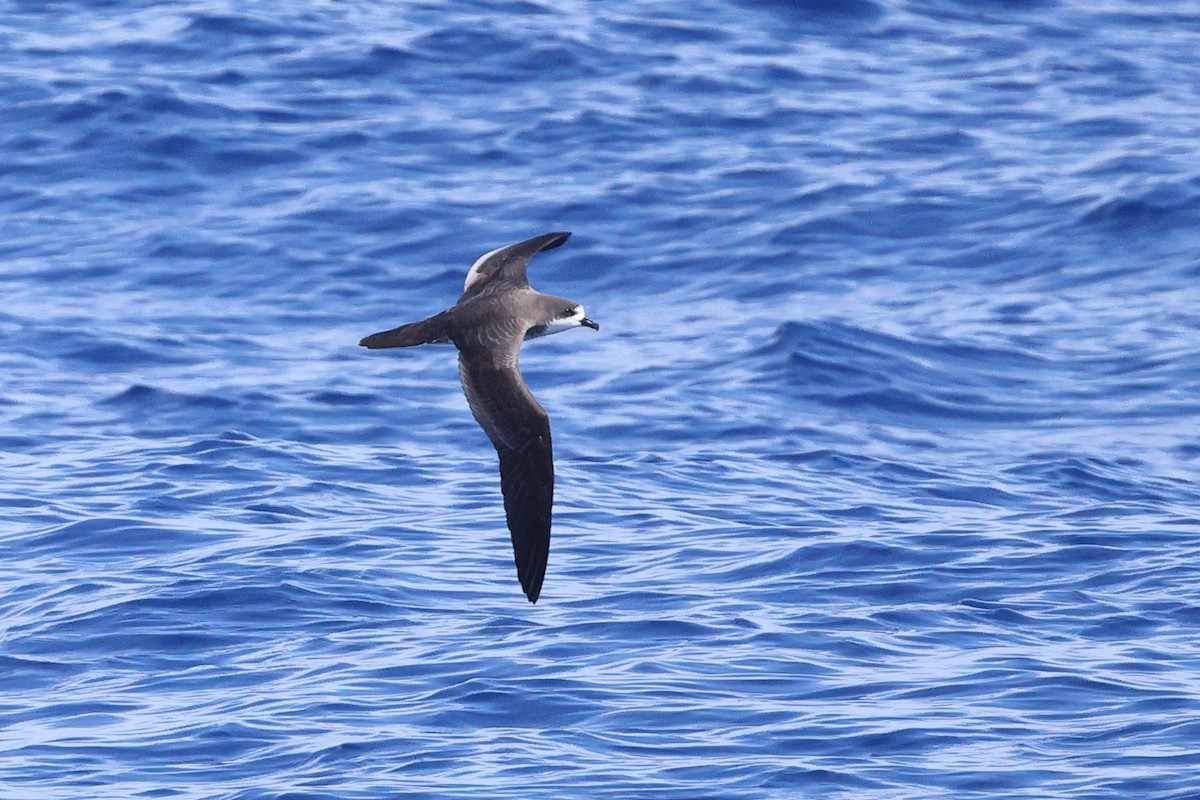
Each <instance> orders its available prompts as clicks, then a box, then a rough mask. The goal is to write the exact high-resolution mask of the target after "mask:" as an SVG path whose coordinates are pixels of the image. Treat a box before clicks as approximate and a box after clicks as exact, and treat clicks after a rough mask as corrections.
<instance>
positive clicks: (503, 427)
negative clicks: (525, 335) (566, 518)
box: [458, 342, 554, 603]
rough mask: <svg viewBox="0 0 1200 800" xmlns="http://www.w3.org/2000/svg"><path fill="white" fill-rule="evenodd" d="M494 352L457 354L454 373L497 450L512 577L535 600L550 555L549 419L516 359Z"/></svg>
mask: <svg viewBox="0 0 1200 800" xmlns="http://www.w3.org/2000/svg"><path fill="white" fill-rule="evenodd" d="M516 346H519V342H515V343H514V347H516ZM494 355H495V354H494V353H483V352H478V353H476V354H474V355H472V354H470V353H462V354H460V355H459V359H458V368H459V375H460V377H461V378H462V385H463V391H464V392H465V393H466V395H467V403H468V404H470V406H471V413H472V414H474V415H475V419H476V421H478V422H479V426H480V427H481V428H483V430H484V433H486V434H487V435H488V438H489V439H491V440H492V444H493V445H495V447H496V452H497V453H498V454H499V455H500V488H501V490H502V491H503V493H504V512H505V515H506V516H507V518H508V530H509V533H511V534H512V545H513V557H514V558H515V559H516V562H517V577H519V578H520V579H521V588H522V589H524V590H525V595H526V597H528V598H529V602H531V603H536V602H537V599H538V595H539V594H540V593H541V591H542V579H543V578H545V576H546V561H547V559H548V557H549V555H550V512H551V507H552V506H553V504H554V453H553V449H552V447H551V444H550V419H549V417H547V416H546V412H545V410H544V409H543V408H542V407H541V405H540V404H539V403H538V401H537V400H536V399H534V396H533V394H532V393H530V391H529V387H527V386H526V385H525V381H524V380H523V379H522V378H521V373H520V372H518V371H517V367H516V359H515V358H514V359H512V364H513V366H511V367H505V366H498V365H497V363H496V360H495V359H494Z"/></svg>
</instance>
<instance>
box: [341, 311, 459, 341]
mask: <svg viewBox="0 0 1200 800" xmlns="http://www.w3.org/2000/svg"><path fill="white" fill-rule="evenodd" d="M449 341H450V312H449V311H448V310H447V311H443V312H441V313H440V314H434V315H433V316H432V317H430V318H429V319H423V320H421V321H420V322H410V323H409V324H407V325H401V326H400V327H399V328H392V329H391V330H390V331H381V332H379V333H372V334H371V335H370V336H368V337H366V338H364V339H363V340H362V341H360V342H359V343H358V344H359V346H361V347H366V348H368V349H370V350H379V349H381V348H384V347H414V346H416V345H418V344H434V343H437V342H449Z"/></svg>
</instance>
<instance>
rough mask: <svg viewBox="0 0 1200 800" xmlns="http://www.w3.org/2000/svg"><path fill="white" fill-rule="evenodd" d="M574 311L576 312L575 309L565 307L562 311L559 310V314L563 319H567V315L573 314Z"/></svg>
mask: <svg viewBox="0 0 1200 800" xmlns="http://www.w3.org/2000/svg"><path fill="white" fill-rule="evenodd" d="M574 313H575V309H573V308H564V309H563V310H562V311H561V312H559V314H558V316H559V317H560V318H562V319H566V318H567V317H569V316H571V315H572V314H574Z"/></svg>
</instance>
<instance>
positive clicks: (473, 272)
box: [463, 247, 504, 292]
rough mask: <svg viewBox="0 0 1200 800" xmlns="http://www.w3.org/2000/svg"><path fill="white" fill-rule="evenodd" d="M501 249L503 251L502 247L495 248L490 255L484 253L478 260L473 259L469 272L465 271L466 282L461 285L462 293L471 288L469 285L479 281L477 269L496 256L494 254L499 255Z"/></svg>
mask: <svg viewBox="0 0 1200 800" xmlns="http://www.w3.org/2000/svg"><path fill="white" fill-rule="evenodd" d="M503 249H504V248H503V247H497V248H496V249H495V250H493V251H491V252H490V253H484V254H483V255H481V256H480V257H479V258H477V259H475V263H474V264H472V265H471V268H470V269H469V270H467V280H466V282H464V283H463V291H464V292H465V291H466V290H467V289H470V288H471V284H473V283H475V281H477V280H479V278H480V272H479V268H480V267H482V266H483V265H484V264H485V263H487V260H488V259H489V258H491V257H492V256H494V255H496V253H499V252H500V251H501V250H503Z"/></svg>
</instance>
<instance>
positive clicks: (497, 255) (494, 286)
mask: <svg viewBox="0 0 1200 800" xmlns="http://www.w3.org/2000/svg"><path fill="white" fill-rule="evenodd" d="M570 236H571V234H570V232H569V231H556V232H555V233H544V234H542V235H541V236H535V237H533V238H532V239H526V240H525V241H523V242H517V243H516V244H510V245H508V246H507V247H501V248H499V249H497V250H493V251H492V252H490V253H488V254H486V255H483V256H480V258H479V260H478V261H476V262H475V263H474V264H473V265H472V266H471V269H470V271H469V272H467V279H466V281H465V283H464V284H463V294H462V297H460V298H459V300H458V302H460V303H461V302H462V301H463V300H466V299H467V298H469V297H475V296H476V295H480V294H488V293H490V292H494V291H497V290H503V289H510V288H511V289H521V288H524V287H526V286H528V285H529V275H528V267H529V259H531V258H533V257H534V256H535V255H537V254H538V253H540V252H542V251H543V250H552V249H554V248H555V247H558V246H559V245H561V244H562V243H563V242H565V241H566V240H567V239H569V238H570Z"/></svg>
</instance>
